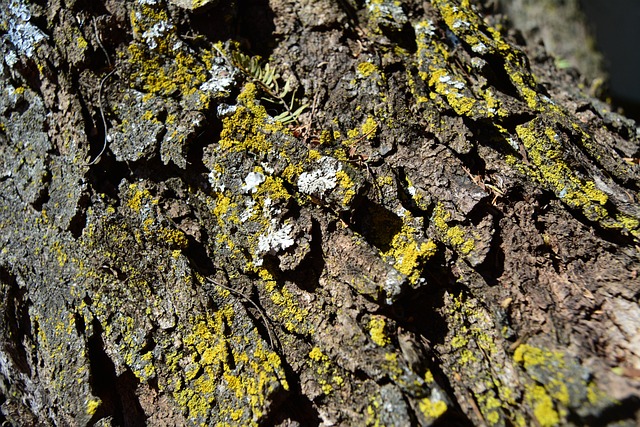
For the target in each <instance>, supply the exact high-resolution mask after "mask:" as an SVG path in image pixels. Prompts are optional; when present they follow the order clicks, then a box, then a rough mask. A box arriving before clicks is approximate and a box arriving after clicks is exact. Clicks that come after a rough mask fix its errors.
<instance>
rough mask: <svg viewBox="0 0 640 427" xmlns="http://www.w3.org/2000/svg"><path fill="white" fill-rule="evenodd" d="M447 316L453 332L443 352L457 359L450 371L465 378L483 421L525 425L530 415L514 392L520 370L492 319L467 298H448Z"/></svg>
mask: <svg viewBox="0 0 640 427" xmlns="http://www.w3.org/2000/svg"><path fill="white" fill-rule="evenodd" d="M443 314H444V315H445V317H446V321H447V324H448V325H449V327H450V331H451V333H450V334H448V336H447V338H446V339H445V345H444V346H443V351H444V352H447V353H449V354H450V355H451V356H452V358H453V361H452V362H451V363H450V364H448V365H447V367H446V368H447V369H450V370H451V371H452V372H453V373H454V375H456V376H460V377H461V378H463V379H462V380H461V381H462V382H464V383H465V386H464V387H465V388H466V390H468V391H470V392H471V393H472V394H473V399H474V400H475V402H476V404H477V409H478V410H479V411H480V412H481V413H482V417H483V418H484V419H485V420H486V421H489V420H493V421H494V422H495V423H494V424H497V425H504V424H507V425H509V424H511V425H516V426H523V425H525V423H524V420H525V419H526V415H527V414H526V413H525V412H523V408H522V407H521V406H520V404H519V396H518V395H517V394H516V393H514V392H513V391H512V389H513V387H514V384H518V378H517V376H516V374H515V370H516V366H515V365H514V364H513V363H512V362H511V358H510V356H509V355H508V354H507V353H506V352H505V350H504V342H501V341H502V339H501V337H500V334H499V332H498V331H497V330H496V328H495V325H494V323H493V321H492V319H491V315H490V314H489V313H488V312H487V310H486V309H485V308H484V307H483V306H482V304H481V303H480V302H479V301H478V300H476V299H474V298H467V297H464V296H463V295H460V296H457V297H455V296H451V295H446V296H445V308H444V310H443Z"/></svg>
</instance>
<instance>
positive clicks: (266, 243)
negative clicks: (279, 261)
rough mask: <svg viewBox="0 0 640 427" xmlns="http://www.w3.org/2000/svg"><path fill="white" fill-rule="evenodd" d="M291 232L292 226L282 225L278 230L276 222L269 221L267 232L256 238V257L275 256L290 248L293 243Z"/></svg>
mask: <svg viewBox="0 0 640 427" xmlns="http://www.w3.org/2000/svg"><path fill="white" fill-rule="evenodd" d="M292 231H293V225H291V224H284V225H283V226H282V227H280V228H278V224H277V222H276V220H275V219H273V220H271V225H270V226H269V228H268V229H267V232H266V233H264V234H262V235H261V236H260V237H258V255H262V254H266V253H271V254H276V253H278V252H280V251H283V250H285V249H287V248H288V247H290V246H292V245H293V243H294V240H293V237H292V235H291V233H292Z"/></svg>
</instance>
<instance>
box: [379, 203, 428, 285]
mask: <svg viewBox="0 0 640 427" xmlns="http://www.w3.org/2000/svg"><path fill="white" fill-rule="evenodd" d="M407 216H408V214H407ZM409 222H410V221H409V218H408V217H405V220H404V224H403V226H402V229H401V230H400V232H399V233H396V234H395V235H394V236H393V239H392V240H391V243H390V245H389V249H388V250H387V251H385V252H382V253H381V255H382V257H383V259H385V261H387V262H389V263H393V267H394V268H395V269H396V270H398V271H399V272H400V273H402V274H404V275H405V276H407V278H408V279H409V280H410V282H411V283H416V281H417V280H418V279H419V278H420V275H421V273H422V269H423V267H424V264H425V262H426V261H427V260H428V259H429V258H431V257H432V256H434V255H435V254H436V250H437V246H436V244H435V243H434V242H432V241H431V240H429V241H421V240H419V239H418V238H417V231H416V229H415V228H414V227H413V226H411V225H408V223H409Z"/></svg>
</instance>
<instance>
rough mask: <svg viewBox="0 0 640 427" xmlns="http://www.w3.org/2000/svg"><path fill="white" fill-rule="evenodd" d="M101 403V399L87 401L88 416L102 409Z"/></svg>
mask: <svg viewBox="0 0 640 427" xmlns="http://www.w3.org/2000/svg"><path fill="white" fill-rule="evenodd" d="M101 403H102V401H101V400H99V399H89V400H87V414H88V415H93V414H95V413H96V411H97V410H98V408H99V407H100V404H101Z"/></svg>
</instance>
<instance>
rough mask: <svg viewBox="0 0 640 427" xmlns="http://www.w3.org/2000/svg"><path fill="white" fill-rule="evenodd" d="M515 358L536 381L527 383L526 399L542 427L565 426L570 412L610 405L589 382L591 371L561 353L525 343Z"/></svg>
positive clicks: (515, 354)
mask: <svg viewBox="0 0 640 427" xmlns="http://www.w3.org/2000/svg"><path fill="white" fill-rule="evenodd" d="M513 359H514V361H515V362H516V363H518V364H520V365H521V366H522V367H523V368H524V370H525V371H526V372H527V375H528V376H529V377H530V378H531V380H532V381H531V382H529V383H528V384H526V387H525V400H527V401H528V402H529V404H530V405H531V406H532V407H533V409H534V415H535V417H536V419H537V421H538V423H539V424H540V425H541V426H553V425H560V424H564V423H565V422H566V417H567V416H568V414H569V411H570V410H576V409H577V408H581V410H583V411H585V410H588V408H589V407H596V406H598V405H601V404H603V403H605V404H606V403H610V402H609V399H608V398H607V396H606V395H604V394H603V393H601V392H599V390H598V388H597V387H596V386H595V384H593V383H592V382H591V381H589V373H588V371H587V370H586V369H585V368H583V367H582V366H580V365H579V364H578V362H577V361H576V360H574V359H573V358H571V357H569V356H568V355H566V354H565V353H563V352H561V351H556V350H548V349H543V348H539V347H534V346H531V345H528V344H521V345H520V346H518V348H516V350H515V352H514V355H513Z"/></svg>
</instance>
